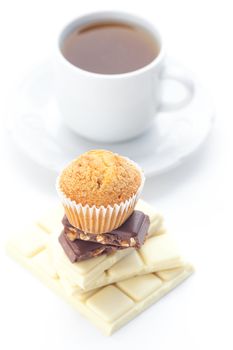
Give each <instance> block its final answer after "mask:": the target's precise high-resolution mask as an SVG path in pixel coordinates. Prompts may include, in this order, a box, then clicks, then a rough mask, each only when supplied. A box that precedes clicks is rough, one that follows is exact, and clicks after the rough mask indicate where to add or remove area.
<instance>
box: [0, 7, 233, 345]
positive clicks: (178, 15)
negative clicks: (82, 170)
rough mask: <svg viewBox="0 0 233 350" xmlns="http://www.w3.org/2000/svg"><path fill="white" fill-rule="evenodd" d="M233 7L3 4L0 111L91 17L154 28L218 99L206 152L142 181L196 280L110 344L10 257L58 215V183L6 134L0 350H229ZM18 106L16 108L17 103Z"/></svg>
mask: <svg viewBox="0 0 233 350" xmlns="http://www.w3.org/2000/svg"><path fill="white" fill-rule="evenodd" d="M231 3H232V2H231V1H225V0H221V1H214V0H212V1H211V0H210V1H208V0H205V1H204V0H195V1H193V0H191V1H187V0H186V1H185V0H183V1H182V0H170V1H169V0H160V1H156V0H154V1H147V0H144V1H130V0H118V1H110V0H109V1H104V0H98V1H95V2H94V1H90V0H85V1H77V0H75V1H73V0H66V1H65V0H62V1H59V0H56V1H55V0H40V1H35V0H20V1H17V0H15V1H13V0H7V1H4V2H3V1H1V5H0V6H1V8H0V96H1V97H0V108H1V119H3V118H4V115H5V112H4V111H5V109H4V108H5V107H6V108H7V106H5V107H4V101H5V97H6V96H9V93H10V91H11V90H12V89H14V88H15V87H16V85H17V84H18V82H20V81H21V79H22V78H23V77H24V76H25V75H27V73H28V72H30V70H31V69H32V68H33V66H34V65H35V64H37V63H39V62H41V61H43V60H44V59H46V58H47V57H49V56H50V55H51V52H52V47H53V45H54V42H55V37H56V35H57V32H58V30H59V28H60V27H61V25H62V24H63V23H64V22H66V21H68V20H69V19H71V18H73V17H75V16H77V15H80V14H81V13H83V12H86V11H91V10H104V9H107V10H109V9H117V10H125V11H130V12H134V13H136V14H140V15H142V16H144V17H146V18H147V19H149V20H151V21H152V22H153V23H155V24H156V26H158V27H159V28H160V30H161V32H162V34H163V38H164V41H165V46H166V50H167V52H168V53H169V54H170V55H172V56H174V57H175V58H176V59H177V60H179V61H180V62H183V63H184V64H185V65H186V66H188V67H189V68H191V70H192V71H193V72H195V73H196V75H197V76H198V77H199V80H201V81H202V83H203V84H204V85H205V87H207V89H208V90H209V92H210V93H211V95H212V97H213V100H214V104H215V109H216V117H217V119H216V123H215V126H214V130H213V131H212V134H211V135H210V137H209V138H208V140H207V142H206V143H205V145H204V146H203V147H202V148H201V150H200V151H199V152H198V153H197V154H196V155H194V156H192V157H191V158H190V159H189V160H188V161H186V162H185V163H184V164H183V165H181V166H179V167H178V168H176V169H174V170H172V171H170V172H169V173H167V174H164V175H161V176H159V177H155V178H153V179H150V180H148V181H147V184H146V187H145V191H144V199H146V200H148V201H149V202H150V203H152V204H154V205H155V206H156V207H157V208H158V210H159V211H160V212H162V213H163V214H164V216H165V218H166V222H167V227H168V228H169V230H170V231H171V232H172V233H173V235H174V236H175V238H176V239H177V241H178V242H179V244H180V246H181V248H182V250H183V251H184V252H185V255H186V256H187V257H188V258H189V260H191V261H192V262H193V263H194V265H195V267H196V274H195V275H194V276H192V277H191V278H190V279H189V280H188V281H186V282H185V283H184V284H183V285H182V286H180V287H179V288H177V289H176V290H175V291H174V292H172V293H171V294H170V295H168V296H166V297H165V298H164V299H163V300H162V301H160V302H159V303H158V304H156V305H154V306H153V307H151V308H150V309H149V310H147V311H146V312H144V313H143V314H142V315H141V316H140V317H138V318H137V319H135V320H134V321H132V322H131V323H130V324H128V325H127V326H126V327H124V328H123V329H121V330H120V331H118V332H117V333H115V334H114V335H113V336H112V337H110V338H106V337H104V336H102V335H101V334H99V332H98V331H97V330H96V329H95V328H94V327H93V326H91V325H90V324H89V323H88V322H87V321H86V320H84V319H83V318H82V317H81V316H79V315H78V314H77V313H76V312H75V311H73V310H72V309H71V308H70V307H69V306H67V305H65V304H64V303H63V302H61V301H60V300H59V299H58V298H57V297H55V296H54V295H53V294H52V293H51V292H50V291H48V290H47V289H46V288H44V287H43V286H41V285H40V283H39V282H38V281H36V280H35V279H33V278H32V277H31V276H30V275H29V274H28V273H27V272H25V271H24V270H23V269H21V268H20V267H18V266H17V265H16V264H15V263H14V262H12V261H11V260H9V259H8V258H7V257H5V254H4V242H5V240H6V239H7V237H8V236H9V235H10V233H14V232H15V231H16V230H18V228H19V227H23V225H25V224H26V223H27V221H28V220H31V219H33V218H36V217H37V216H38V215H39V214H40V213H41V212H42V211H43V210H45V209H46V208H49V207H51V205H53V203H56V200H57V199H56V195H55V190H54V178H55V174H53V173H50V172H49V171H47V170H45V169H42V168H40V167H39V166H37V165H36V164H34V163H33V162H32V161H29V160H28V159H27V157H26V156H24V155H22V154H21V153H20V152H19V151H18V150H17V148H16V147H15V146H14V145H12V144H11V141H10V140H9V139H8V136H7V134H6V133H5V132H4V129H3V128H2V127H1V128H0V140H1V141H0V145H1V146H0V147H1V148H0V162H1V163H0V164H1V165H0V198H1V201H0V203H1V235H0V242H1V247H0V249H1V252H0V277H1V278H0V348H1V349H4V350H5V349H7V350H8V349H24V350H28V349H35V350H36V349H45V350H47V349H54V348H56V349H57V350H59V349H81V348H84V349H95V350H97V349H119V348H120V349H124V348H128V347H130V348H131V349H134V348H138V349H139V348H143V349H180V350H181V349H204V348H218V349H219V348H221V349H232V347H233V340H232V315H233V303H232V296H233V288H232V275H233V274H232V267H233V261H232V260H233V259H232V256H233V254H232V251H233V238H232V237H233V230H232V217H233V214H232V195H233V193H232V192H233V191H232V182H233V170H232V164H233V157H232V149H233V136H232V133H233V88H232V85H233V48H232V44H233V39H232V34H233V19H232V13H233V12H232V11H233V10H232V9H231V6H230V5H231ZM11 103H12V104H13V103H14V100H11Z"/></svg>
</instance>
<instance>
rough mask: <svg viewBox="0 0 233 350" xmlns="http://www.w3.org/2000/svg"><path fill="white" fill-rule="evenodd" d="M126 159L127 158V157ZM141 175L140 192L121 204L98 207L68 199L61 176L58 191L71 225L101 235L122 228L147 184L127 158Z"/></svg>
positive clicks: (57, 182) (57, 183) (142, 175)
mask: <svg viewBox="0 0 233 350" xmlns="http://www.w3.org/2000/svg"><path fill="white" fill-rule="evenodd" d="M125 158H126V157H125ZM126 159H127V161H129V162H130V163H132V164H133V165H134V166H135V167H136V168H137V170H138V171H139V172H140V174H141V185H140V187H139V188H138V191H137V192H136V193H135V194H134V195H133V196H132V197H130V198H128V199H127V200H126V201H124V202H121V203H120V204H114V205H113V206H111V205H108V206H107V207H104V206H103V205H101V206H100V207H96V206H95V205H93V206H89V205H88V204H86V205H85V206H83V205H82V204H81V203H76V202H75V201H74V200H71V199H70V198H68V197H67V196H66V195H65V193H64V192H63V191H62V190H61V188H60V176H58V178H57V181H56V190H57V193H58V196H59V198H60V200H61V202H62V204H63V207H64V209H65V213H66V216H67V218H68V220H69V222H70V224H71V225H73V226H74V227H76V228H78V229H79V230H81V231H84V232H86V233H93V234H101V233H105V232H111V231H113V230H114V229H116V228H118V227H120V226H121V225H122V224H123V223H124V222H125V221H126V220H127V219H128V217H129V216H130V215H131V214H132V212H133V210H134V208H135V205H136V203H137V201H138V199H139V196H140V193H141V191H142V189H143V186H144V183H145V176H144V174H143V172H142V170H141V168H140V167H139V166H138V164H137V163H135V162H133V161H132V160H130V159H128V158H126Z"/></svg>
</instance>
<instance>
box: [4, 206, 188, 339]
mask: <svg viewBox="0 0 233 350" xmlns="http://www.w3.org/2000/svg"><path fill="white" fill-rule="evenodd" d="M143 213H145V214H143ZM62 215H63V210H62V208H61V207H59V208H55V209H54V210H53V211H52V212H49V213H47V214H46V216H45V217H43V218H42V219H39V220H38V221H37V222H36V223H35V224H34V225H32V226H31V227H30V228H28V229H27V230H26V231H25V230H24V232H23V233H21V234H18V235H16V236H15V237H13V238H12V240H11V241H10V242H9V244H8V252H9V253H10V254H11V256H13V258H15V259H16V260H17V261H19V262H20V263H21V264H22V265H23V266H24V267H26V268H28V269H29V270H30V271H31V272H32V273H33V274H34V275H36V276H38V277H39V279H40V280H42V282H44V283H45V284H46V285H47V286H48V287H49V288H50V289H52V290H53V291H54V292H55V293H57V294H59V295H60V296H61V297H62V298H63V299H65V300H66V301H67V302H68V303H69V304H71V305H72V306H73V307H74V308H75V309H77V310H78V311H79V312H80V313H81V314H82V315H84V316H85V317H87V318H88V319H89V320H90V321H91V322H93V323H94V324H95V325H96V326H97V327H98V328H99V329H100V330H101V331H102V332H104V333H105V334H108V335H109V334H111V333H113V332H114V331H116V330H117V329H119V328H120V327H122V326H123V325H124V324H126V323H127V322H129V321H130V320H131V319H133V318H134V317H136V316H137V315H138V314H139V313H141V312H142V311H143V310H145V309H146V308H147V307H149V306H150V305H151V304H153V303H155V302H156V301H158V300H159V299H160V298H162V297H163V295H165V294H167V293H168V292H169V291H171V290H172V289H173V288H175V287H176V286H177V285H178V284H180V283H181V282H182V281H183V280H184V279H186V278H187V277H188V276H189V275H190V274H191V273H192V266H190V265H189V264H187V263H185V262H184V261H183V260H182V258H181V256H180V254H179V251H178V250H177V248H176V245H175V244H174V242H173V240H172V238H171V236H170V235H169V234H168V233H167V232H166V231H165V230H164V228H163V220H162V217H161V216H160V215H159V214H157V212H156V211H155V210H154V209H153V208H151V207H150V206H149V205H148V204H146V203H145V202H143V201H141V200H139V201H138V203H137V206H136V210H135V211H134V213H133V215H132V216H131V217H130V218H129V219H128V221H127V222H126V223H125V224H124V225H122V227H120V229H117V230H115V231H114V232H111V233H108V234H104V235H103V238H104V240H105V242H107V246H110V247H113V248H111V249H114V248H115V251H114V252H112V253H111V254H108V255H107V254H104V253H103V251H102V252H99V254H97V253H96V252H98V251H97V249H99V248H104V249H106V247H105V244H102V245H101V243H98V242H92V241H90V242H89V241H87V240H83V239H82V240H80V239H79V238H77V237H81V233H82V234H84V233H83V232H80V231H78V230H76V229H74V228H73V227H72V225H70V224H69V222H68V221H67V219H66V218H64V219H63V226H64V227H63V228H64V230H63V233H62V234H60V233H59V232H60V231H61V224H60V222H61V217H62ZM148 217H149V220H150V225H149V229H148V230H147V227H148V222H149V220H148ZM132 222H133V224H132ZM145 232H146V233H147V232H148V234H147V235H146V233H145ZM145 235H146V240H145V242H144V244H143V245H142V246H141V248H139V249H137V247H139V246H140V245H141V244H142V243H143V241H144V238H145ZM59 236H60V242H63V243H64V242H65V245H64V244H62V246H61V244H60V242H59V240H58V237H59ZM86 236H88V237H90V239H96V240H97V237H94V238H93V237H92V238H91V235H85V237H86ZM82 237H83V236H82ZM131 238H133V239H134V241H135V243H134V241H132V240H130V239H131ZM110 242H111V243H112V244H109V243H110ZM126 242H127V245H128V244H129V245H130V244H132V242H133V243H134V244H133V246H134V247H130V246H129V247H122V243H123V245H126ZM130 242H131V243H130ZM96 244H98V248H97V247H94V248H93V249H92V248H91V247H93V245H96ZM116 244H118V245H116ZM80 245H83V246H82V249H81V246H80ZM64 246H65V247H67V246H68V247H69V248H68V250H67V249H66V248H65V251H64V249H63V247H64ZM77 246H78V248H77ZM70 247H71V248H70ZM86 247H88V249H86ZM135 247H136V248H135ZM119 248H120V249H119ZM68 251H69V252H68ZM87 252H88V253H87ZM94 253H95V254H97V255H96V256H95V254H94ZM84 257H85V260H83V261H76V262H73V263H72V262H71V260H72V261H75V260H78V259H79V260H80V259H82V258H84ZM87 257H89V258H87ZM145 317H146V315H145ZM157 317H159V316H158V315H157Z"/></svg>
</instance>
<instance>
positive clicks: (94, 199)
mask: <svg viewBox="0 0 233 350" xmlns="http://www.w3.org/2000/svg"><path fill="white" fill-rule="evenodd" d="M143 184H144V176H143V173H142V171H141V169H140V168H139V166H138V165H137V164H136V163H134V162H133V161H131V160H129V159H128V158H125V157H122V156H120V155H118V154H115V153H112V152H110V151H105V150H93V151H89V152H86V153H84V154H82V155H81V156H79V157H78V158H77V159H75V160H73V161H72V162H71V163H70V164H69V165H68V166H67V167H66V168H65V169H64V170H63V171H62V172H61V174H60V175H59V177H58V179H57V192H58V195H59V197H60V198H61V201H62V204H63V206H64V209H65V212H66V215H67V218H68V220H69V222H70V223H71V224H72V225H73V226H75V227H77V228H78V229H80V230H82V231H84V232H88V233H94V234H101V233H105V232H110V231H112V230H114V229H116V228H117V227H119V226H121V225H122V224H123V223H124V222H125V221H126V220H127V218H128V217H129V216H130V215H131V214H132V212H133V210H134V208H135V205H136V203H137V200H138V197H139V194H140V192H141V190H142V187H143Z"/></svg>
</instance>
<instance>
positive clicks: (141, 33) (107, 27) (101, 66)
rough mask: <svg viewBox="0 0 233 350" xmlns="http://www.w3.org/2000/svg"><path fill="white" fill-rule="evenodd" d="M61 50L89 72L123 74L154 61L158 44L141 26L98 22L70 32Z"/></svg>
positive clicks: (76, 64) (68, 58)
mask: <svg viewBox="0 0 233 350" xmlns="http://www.w3.org/2000/svg"><path fill="white" fill-rule="evenodd" d="M61 51H62V53H63V55H64V57H65V58H66V59H67V60H68V61H69V62H70V63H72V64H73V65H75V66H77V67H79V68H81V69H84V70H86V71H89V72H94V73H101V74H121V73H127V72H132V71H135V70H137V69H139V68H142V67H144V66H146V65H147V64H149V63H150V62H152V61H153V60H154V59H155V57H156V56H157V55H158V53H159V45H158V44H157V43H156V41H155V39H154V37H153V36H152V34H150V33H149V32H147V31H146V30H145V29H142V28H141V27H139V26H133V25H131V24H126V23H121V22H99V23H92V24H90V25H87V26H84V27H78V28H76V29H75V30H74V31H73V32H71V33H70V34H68V36H67V37H66V38H65V40H64V42H63V44H62V47H61Z"/></svg>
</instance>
